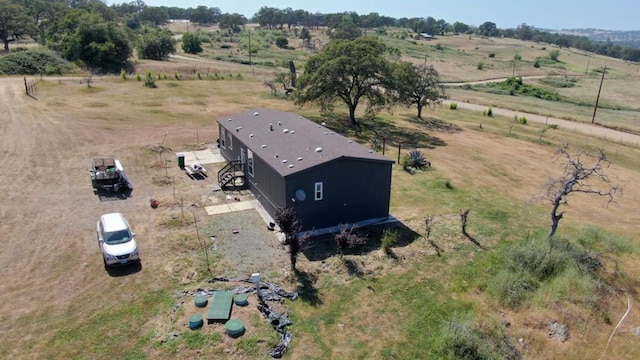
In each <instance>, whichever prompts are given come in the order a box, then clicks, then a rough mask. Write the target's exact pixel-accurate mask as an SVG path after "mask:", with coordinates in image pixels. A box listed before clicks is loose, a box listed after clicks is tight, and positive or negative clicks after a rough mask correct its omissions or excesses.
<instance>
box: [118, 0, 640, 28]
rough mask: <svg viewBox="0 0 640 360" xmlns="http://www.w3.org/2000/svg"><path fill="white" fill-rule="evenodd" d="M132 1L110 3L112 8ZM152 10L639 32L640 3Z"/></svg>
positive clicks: (278, 2) (324, 1)
mask: <svg viewBox="0 0 640 360" xmlns="http://www.w3.org/2000/svg"><path fill="white" fill-rule="evenodd" d="M132 1H133V0H125V1H114V0H107V3H108V4H113V3H122V2H126V3H129V2H132ZM143 1H144V2H145V4H147V5H149V6H176V7H181V8H189V7H192V8H195V7H197V6H199V5H204V6H207V7H217V8H219V9H220V10H221V11H222V12H223V13H240V14H243V15H245V16H246V17H247V18H251V17H252V16H253V15H254V14H255V13H256V12H258V10H259V9H260V8H261V7H262V6H269V7H274V8H278V9H286V8H288V7H290V8H292V9H293V10H297V9H302V10H307V11H309V12H321V13H325V14H326V13H334V12H344V11H355V12H356V13H358V14H360V15H363V14H369V13H371V12H377V13H378V14H380V15H385V16H390V17H393V18H398V19H399V18H402V17H407V18H412V17H424V18H426V17H428V16H431V17H433V18H435V19H436V20H439V19H444V20H445V21H446V22H448V23H451V24H453V23H454V22H456V21H460V22H463V23H465V24H467V25H475V26H478V25H481V24H482V23H484V22H486V21H491V22H494V23H495V24H496V25H497V26H498V28H501V29H507V28H515V27H517V26H518V25H520V24H522V23H526V24H527V25H530V26H534V27H536V28H539V29H551V30H561V29H579V28H581V29H586V28H592V29H603V30H640V20H639V19H640V1H638V0H608V1H595V0H528V1H526V0H436V1H434V0H315V1H301V0H298V1H296V0H270V1H269V0H217V1H213V0H210V1H205V0H143Z"/></svg>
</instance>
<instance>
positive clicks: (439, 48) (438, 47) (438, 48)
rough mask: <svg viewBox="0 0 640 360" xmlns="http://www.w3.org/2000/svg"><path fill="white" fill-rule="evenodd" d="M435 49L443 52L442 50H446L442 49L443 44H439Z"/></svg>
mask: <svg viewBox="0 0 640 360" xmlns="http://www.w3.org/2000/svg"><path fill="white" fill-rule="evenodd" d="M435 48H436V50H442V49H444V48H443V47H442V44H440V43H437V44H436V46H435Z"/></svg>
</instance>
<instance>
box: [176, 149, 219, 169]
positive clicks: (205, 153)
mask: <svg viewBox="0 0 640 360" xmlns="http://www.w3.org/2000/svg"><path fill="white" fill-rule="evenodd" d="M178 155H182V156H184V164H185V165H189V166H193V164H200V165H204V164H217V163H222V162H225V161H226V160H225V159H224V157H222V155H220V150H218V149H215V150H212V149H205V150H196V151H182V152H179V153H176V157H178Z"/></svg>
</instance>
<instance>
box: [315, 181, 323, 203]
mask: <svg viewBox="0 0 640 360" xmlns="http://www.w3.org/2000/svg"><path fill="white" fill-rule="evenodd" d="M314 193H315V194H316V200H322V195H323V194H322V183H321V182H317V183H316V186H315V191H314Z"/></svg>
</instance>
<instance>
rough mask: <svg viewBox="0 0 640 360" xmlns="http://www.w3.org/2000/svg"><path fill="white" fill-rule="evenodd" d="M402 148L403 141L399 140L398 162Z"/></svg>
mask: <svg viewBox="0 0 640 360" xmlns="http://www.w3.org/2000/svg"><path fill="white" fill-rule="evenodd" d="M401 148H402V143H401V142H399V143H398V164H400V150H401Z"/></svg>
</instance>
